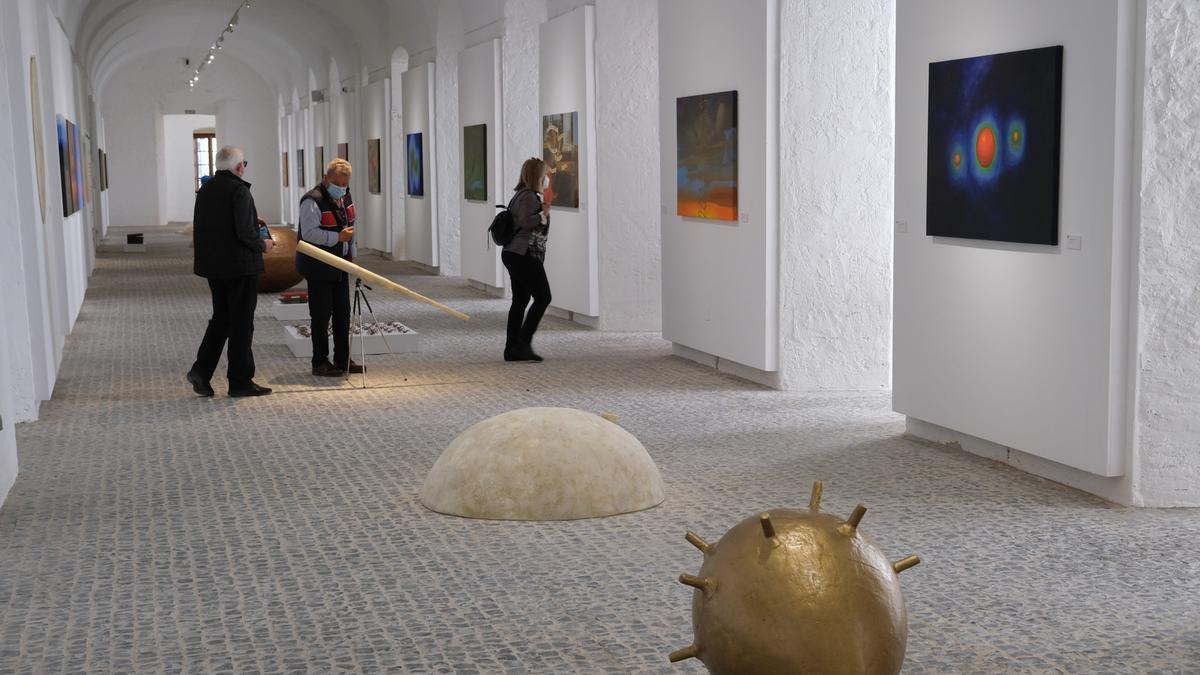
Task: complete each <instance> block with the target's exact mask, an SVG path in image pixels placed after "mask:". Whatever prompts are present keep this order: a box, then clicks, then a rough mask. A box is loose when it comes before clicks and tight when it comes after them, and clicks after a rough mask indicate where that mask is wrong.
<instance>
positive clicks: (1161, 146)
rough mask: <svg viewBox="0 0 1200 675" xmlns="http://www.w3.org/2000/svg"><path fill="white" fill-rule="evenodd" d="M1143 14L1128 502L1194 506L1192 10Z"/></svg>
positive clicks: (1198, 332) (1183, 6) (1199, 112)
mask: <svg viewBox="0 0 1200 675" xmlns="http://www.w3.org/2000/svg"><path fill="white" fill-rule="evenodd" d="M1145 8H1146V33H1145V88H1144V92H1143V94H1144V100H1143V107H1142V116H1143V119H1142V123H1143V126H1142V155H1141V156H1142V177H1141V224H1140V242H1139V245H1138V258H1137V276H1138V288H1137V307H1138V312H1137V314H1138V317H1137V322H1138V325H1137V344H1138V359H1137V384H1136V388H1137V394H1136V404H1135V406H1134V407H1135V410H1134V439H1133V446H1134V447H1133V462H1132V463H1131V471H1132V480H1133V503H1134V504H1138V505H1143V506H1200V428H1197V426H1196V417H1197V411H1200V293H1197V292H1196V271H1197V269H1200V233H1198V232H1197V229H1196V225H1197V220H1196V212H1197V205H1200V163H1197V161H1196V157H1197V156H1200V134H1197V133H1196V119H1197V118H1200V88H1197V87H1196V83H1197V82H1200V51H1198V50H1197V49H1195V45H1197V44H1200V4H1197V3H1196V2H1195V1H1194V0H1148V2H1147V3H1146V4H1145Z"/></svg>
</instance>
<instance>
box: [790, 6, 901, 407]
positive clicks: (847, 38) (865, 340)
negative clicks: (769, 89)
mask: <svg viewBox="0 0 1200 675" xmlns="http://www.w3.org/2000/svg"><path fill="white" fill-rule="evenodd" d="M895 17H896V9H895V2H894V0H783V1H782V2H781V4H780V26H779V36H780V77H779V79H780V86H779V96H780V101H779V110H780V112H779V115H780V117H779V126H780V133H779V140H780V147H779V153H780V157H779V182H780V185H779V201H780V203H779V239H780V242H779V243H780V253H779V255H780V265H779V270H780V271H779V275H780V279H779V295H780V297H779V302H780V308H779V309H780V316H779V326H780V336H779V354H780V363H779V366H780V374H781V376H782V385H783V387H784V388H786V389H798V390H821V389H838V390H864V389H865V390H872V389H873V390H882V389H887V388H888V387H889V386H890V378H891V284H892V213H893V180H892V175H893V171H894V169H895V146H894V142H893V137H894V126H895V125H894V119H893V113H892V106H893V98H894V82H895V66H894V51H895V47H894V45H895V35H896V31H895V26H896V20H895Z"/></svg>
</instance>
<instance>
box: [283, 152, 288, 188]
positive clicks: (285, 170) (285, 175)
mask: <svg viewBox="0 0 1200 675" xmlns="http://www.w3.org/2000/svg"><path fill="white" fill-rule="evenodd" d="M287 159H288V158H287V151H286V150H284V151H283V187H288V161H287Z"/></svg>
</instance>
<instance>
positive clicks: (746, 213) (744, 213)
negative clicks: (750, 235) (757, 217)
mask: <svg viewBox="0 0 1200 675" xmlns="http://www.w3.org/2000/svg"><path fill="white" fill-rule="evenodd" d="M742 222H743V223H748V222H750V212H749V211H742Z"/></svg>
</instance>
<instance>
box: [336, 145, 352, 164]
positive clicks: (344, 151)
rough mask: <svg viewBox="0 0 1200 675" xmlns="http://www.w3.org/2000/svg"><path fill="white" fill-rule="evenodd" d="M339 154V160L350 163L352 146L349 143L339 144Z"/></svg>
mask: <svg viewBox="0 0 1200 675" xmlns="http://www.w3.org/2000/svg"><path fill="white" fill-rule="evenodd" d="M337 153H338V154H337V156H338V159H344V160H346V161H347V162H349V161H350V144H349V143H338V144H337Z"/></svg>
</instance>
